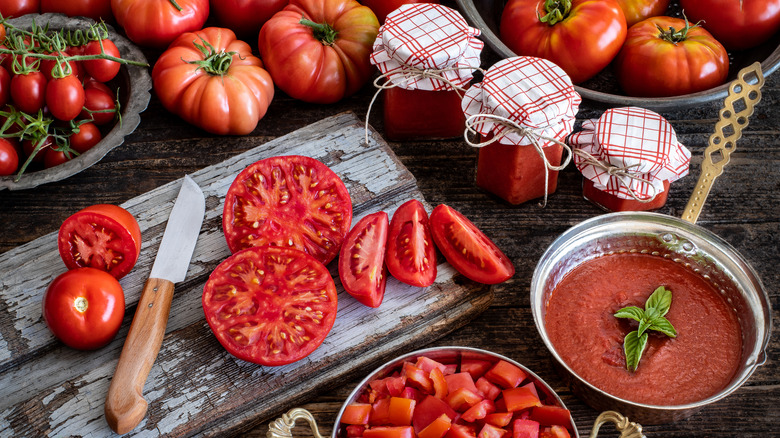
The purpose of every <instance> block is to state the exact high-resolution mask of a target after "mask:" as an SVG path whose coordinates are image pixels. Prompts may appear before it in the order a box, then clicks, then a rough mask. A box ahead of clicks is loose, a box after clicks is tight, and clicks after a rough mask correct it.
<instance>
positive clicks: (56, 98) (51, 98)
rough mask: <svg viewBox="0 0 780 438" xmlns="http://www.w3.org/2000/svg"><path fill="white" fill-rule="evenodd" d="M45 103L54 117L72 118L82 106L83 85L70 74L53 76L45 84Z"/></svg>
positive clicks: (66, 119)
mask: <svg viewBox="0 0 780 438" xmlns="http://www.w3.org/2000/svg"><path fill="white" fill-rule="evenodd" d="M46 105H47V106H48V107H49V111H50V112H51V115H52V116H54V117H55V118H57V119H59V120H63V121H68V120H73V119H75V118H76V116H78V115H79V113H80V112H81V109H82V108H83V107H84V87H83V86H82V85H81V82H79V80H78V78H77V77H76V76H74V75H72V74H71V75H68V76H65V77H64V78H54V79H52V80H50V81H49V82H48V83H47V84H46Z"/></svg>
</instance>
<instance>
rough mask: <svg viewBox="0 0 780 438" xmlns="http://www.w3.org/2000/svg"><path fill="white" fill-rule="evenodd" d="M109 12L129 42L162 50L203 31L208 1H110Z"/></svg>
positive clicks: (207, 12)
mask: <svg viewBox="0 0 780 438" xmlns="http://www.w3.org/2000/svg"><path fill="white" fill-rule="evenodd" d="M111 10H112V11H113V13H114V18H116V21H117V23H119V25H120V26H122V28H124V30H125V33H126V34H127V37H128V38H130V40H131V41H133V42H134V43H136V44H138V45H140V46H144V47H156V48H164V47H165V46H167V45H168V44H170V42H171V41H173V40H174V39H176V37H177V36H179V35H181V34H182V33H184V32H190V31H194V30H198V29H200V28H202V27H203V24H204V23H205V22H206V19H207V18H208V16H209V0H111Z"/></svg>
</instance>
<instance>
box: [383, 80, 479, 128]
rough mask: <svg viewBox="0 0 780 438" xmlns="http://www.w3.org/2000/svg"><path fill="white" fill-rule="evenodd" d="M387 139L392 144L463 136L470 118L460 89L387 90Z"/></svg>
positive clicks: (385, 117) (385, 110)
mask: <svg viewBox="0 0 780 438" xmlns="http://www.w3.org/2000/svg"><path fill="white" fill-rule="evenodd" d="M384 93H385V96H384V99H385V100H384V123H385V136H386V137H387V139H388V140H390V141H402V140H420V139H445V138H454V137H460V136H463V131H464V130H465V129H466V116H465V115H464V114H463V110H462V109H461V107H460V102H461V100H462V95H461V93H460V92H459V91H457V90H448V91H429V90H406V89H403V88H400V87H394V88H389V89H387V90H385V92H384Z"/></svg>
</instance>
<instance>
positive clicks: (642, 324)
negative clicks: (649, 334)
mask: <svg viewBox="0 0 780 438" xmlns="http://www.w3.org/2000/svg"><path fill="white" fill-rule="evenodd" d="M650 325H651V324H650V320H649V319H646V318H645V319H642V320H641V321H639V328H638V329H637V330H636V331H637V335H642V334H644V333H645V332H646V331H647V329H649V328H650Z"/></svg>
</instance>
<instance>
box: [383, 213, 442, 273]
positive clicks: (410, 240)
mask: <svg viewBox="0 0 780 438" xmlns="http://www.w3.org/2000/svg"><path fill="white" fill-rule="evenodd" d="M385 263H387V270H388V271H390V275H392V276H393V277H395V278H396V279H397V280H399V281H402V282H404V283H406V284H410V285H412V286H419V287H425V286H430V285H431V284H433V282H434V281H435V280H436V248H435V247H434V245H433V239H432V238H431V230H430V226H429V225H428V213H427V212H426V211H425V207H423V205H422V203H421V202H420V201H418V200H416V199H411V200H409V201H407V202H405V203H404V204H403V205H401V206H400V207H398V209H397V210H396V211H395V213H393V219H392V220H391V221H390V230H389V231H388V237H387V254H386V255H385Z"/></svg>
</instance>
